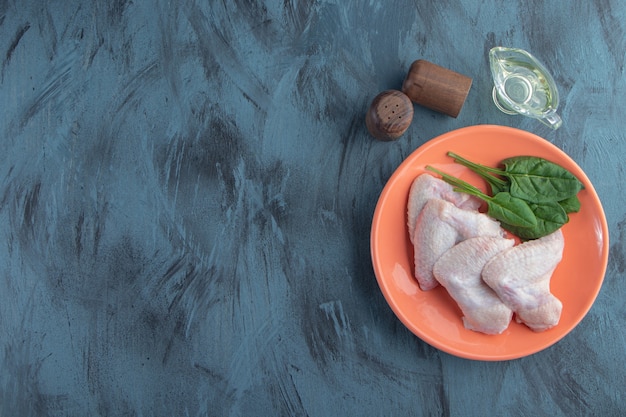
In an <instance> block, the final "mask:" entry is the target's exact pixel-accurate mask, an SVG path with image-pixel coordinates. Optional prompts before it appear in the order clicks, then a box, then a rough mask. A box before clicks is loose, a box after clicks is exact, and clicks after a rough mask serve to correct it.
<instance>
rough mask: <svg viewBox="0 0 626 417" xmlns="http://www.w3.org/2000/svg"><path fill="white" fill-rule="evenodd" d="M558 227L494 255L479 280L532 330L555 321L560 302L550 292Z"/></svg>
mask: <svg viewBox="0 0 626 417" xmlns="http://www.w3.org/2000/svg"><path fill="white" fill-rule="evenodd" d="M564 244H565V241H564V239H563V233H562V232H561V230H560V229H559V230H557V231H556V232H554V233H552V234H550V235H547V236H545V237H542V238H540V239H536V240H530V241H527V242H524V243H522V244H520V245H517V246H514V247H512V248H510V249H507V250H505V251H503V252H501V253H499V254H498V255H496V256H494V257H493V258H492V259H491V260H490V261H489V262H487V264H486V265H485V268H484V269H483V280H484V281H485V282H486V283H487V285H489V286H490V287H491V288H493V290H494V291H495V292H496V293H497V294H498V296H499V297H500V299H502V301H504V303H505V304H506V305H508V306H509V307H510V308H511V309H512V310H513V311H514V312H515V315H516V321H517V322H519V323H524V324H526V325H527V326H528V327H530V328H531V329H532V330H534V331H536V332H540V331H544V330H547V329H550V328H551V327H554V326H556V325H557V324H558V322H559V320H560V318H561V311H562V309H563V304H562V303H561V301H560V300H559V299H558V298H556V297H555V296H554V295H553V294H552V293H551V292H550V278H551V277H552V273H553V272H554V270H555V269H556V267H557V265H558V264H559V262H560V261H561V259H562V257H563V247H564Z"/></svg>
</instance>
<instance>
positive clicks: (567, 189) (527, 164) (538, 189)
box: [502, 156, 583, 203]
mask: <svg viewBox="0 0 626 417" xmlns="http://www.w3.org/2000/svg"><path fill="white" fill-rule="evenodd" d="M502 164H503V165H504V167H505V172H506V176H507V177H508V178H509V181H510V182H511V189H510V192H511V194H512V195H514V196H516V197H519V198H523V199H525V200H527V201H530V202H532V203H545V202H549V201H561V200H566V199H568V198H570V197H573V196H575V195H576V194H578V192H579V191H580V190H581V189H582V188H583V184H582V183H581V182H580V181H579V180H578V178H576V177H575V176H574V175H573V174H572V173H571V172H569V171H568V170H566V169H565V168H563V167H561V166H560V165H557V164H555V163H553V162H550V161H548V160H546V159H543V158H539V157H535V156H517V157H513V158H508V159H505V160H504V161H502ZM503 175H504V174H503Z"/></svg>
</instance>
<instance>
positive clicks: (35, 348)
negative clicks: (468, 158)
mask: <svg viewBox="0 0 626 417" xmlns="http://www.w3.org/2000/svg"><path fill="white" fill-rule="evenodd" d="M625 22H626V3H624V2H621V1H619V0H614V1H611V0H596V1H583V0H577V1H573V2H569V3H567V5H566V3H564V2H561V1H500V0H484V1H477V0H465V1H459V2H456V1H455V2H453V1H439V2H431V1H418V0H415V1H405V0H396V1H393V2H384V1H369V2H347V1H296V0H285V1H281V2H279V1H264V2H262V1H259V2H254V1H244V0H235V1H228V2H226V1H224V2H219V1H192V0H181V1H165V0H161V1H128V0H115V1H78V0H67V1H60V0H56V1H47V2H43V1H14V0H0V62H1V68H0V242H1V243H0V416H2V417H9V416H24V417H26V416H42V415H49V416H87V415H90V416H98V415H101V416H278V415H294V416H304V415H307V416H342V415H361V416H380V415H398V416H400V415H441V416H484V415H511V416H527V415H535V416H543V415H545V416H577V415H598V416H618V415H624V413H626V392H625V391H624V387H625V386H626V370H625V366H624V362H623V358H624V352H625V350H626V341H625V334H626V326H625V319H626V308H625V303H624V299H625V298H626V290H625V284H624V270H625V269H626V248H625V247H624V243H625V239H626V205H625V204H624V195H625V191H626V190H625V188H626V185H625V184H626V173H625V172H624V164H623V159H624V157H625V156H626V141H625V139H626V133H625V132H626V124H625V123H624V109H625V108H626V77H625V71H624V64H625V58H626V23H625ZM496 45H505V46H515V47H520V48H524V49H527V50H529V51H531V52H532V53H533V54H535V55H536V56H538V57H540V58H541V60H542V61H543V62H544V63H545V64H546V66H547V67H548V68H550V69H551V71H552V73H553V75H554V77H555V79H556V82H557V84H558V86H559V89H560V92H561V106H560V112H561V114H562V117H563V119H564V125H563V127H562V128H561V129H559V130H557V131H551V130H549V129H548V128H547V127H544V126H543V125H541V124H540V123H538V122H536V121H534V120H531V119H525V118H521V117H513V116H507V115H504V114H502V113H500V112H498V110H497V109H496V108H495V107H494V106H493V104H492V102H491V98H490V94H491V87H492V83H491V77H490V74H489V67H488V62H487V52H488V50H489V49H490V48H491V47H493V46H496ZM419 58H423V59H427V60H430V61H432V62H435V63H437V64H439V65H441V66H444V67H447V68H450V69H453V70H455V71H457V72H460V73H463V74H465V75H468V76H470V77H472V78H473V79H474V83H473V86H472V89H471V91H470V94H469V96H468V99H467V101H466V104H465V106H464V108H463V110H462V112H461V114H460V115H459V117H458V118H457V119H453V118H450V117H447V116H444V115H441V114H438V113H434V112H432V111H430V110H427V109H424V108H419V107H416V108H415V115H414V120H413V123H412V125H411V127H410V129H409V130H408V131H407V133H406V134H405V135H404V136H403V137H402V138H400V139H399V140H398V141H395V142H392V143H382V142H377V141H375V140H374V139H373V138H371V137H370V136H369V135H368V133H367V131H366V129H365V123H364V117H365V112H366V110H367V107H368V105H369V103H370V101H371V100H372V98H373V97H374V96H375V95H377V94H378V93H379V92H380V91H382V90H385V89H389V88H400V86H401V83H402V80H403V79H404V77H405V75H406V72H407V70H408V67H409V65H410V63H411V62H413V61H414V60H415V59H419ZM480 123H492V124H502V125H507V126H514V127H518V128H522V129H525V130H528V131H531V132H533V133H536V134H538V135H540V136H543V137H545V138H546V139H548V140H549V141H551V142H552V143H554V144H556V145H557V146H559V147H560V148H561V149H563V150H564V151H565V152H567V153H568V154H569V155H570V156H572V157H573V158H574V159H575V160H576V161H577V162H578V164H579V165H580V166H581V167H582V168H583V169H584V170H585V171H586V173H587V174H588V176H589V177H590V179H591V181H592V182H593V183H594V186H595V187H596V190H597V192H598V194H599V195H600V198H601V200H602V203H603V205H604V209H605V211H606V215H607V219H608V222H609V228H610V232H611V251H610V259H609V265H608V270H607V274H606V277H605V282H604V285H603V288H602V290H601V292H600V295H599V297H598V299H597V301H596V303H595V304H594V306H593V308H592V309H591V311H590V312H589V314H588V316H587V317H586V318H585V319H584V320H583V321H582V323H581V324H580V325H579V326H578V327H577V328H576V329H575V330H574V331H573V332H572V333H570V334H569V335H568V336H567V337H566V338H565V339H563V340H562V341H560V342H559V343H557V344H556V345H554V346H553V347H551V348H549V349H547V350H545V351H542V352H540V353H537V354H535V355H532V356H530V357H527V358H524V359H520V360H515V361H509V362H500V363H485V362H474V361H468V360H464V359H459V358H456V357H453V356H450V355H448V354H445V353H443V352H440V351H438V350H436V349H434V348H432V347H430V346H429V345H427V344H425V343H424V342H422V341H421V340H419V339H417V338H416V337H415V336H413V335H412V334H411V333H410V332H409V331H408V330H407V329H405V328H404V327H403V326H402V324H401V323H400V322H399V321H398V319H397V318H396V317H395V316H394V315H393V313H392V312H391V310H390V309H389V307H388V306H387V304H386V303H385V301H384V298H383V297H382V295H381V293H380V291H379V289H378V286H377V284H376V280H375V278H374V274H373V270H372V266H371V262H370V257H369V229H370V225H371V219H372V214H373V211H374V206H375V204H376V200H377V198H378V195H379V193H380V191H381V190H382V188H383V186H384V184H385V182H386V181H387V179H388V178H389V176H390V175H391V173H392V172H393V171H394V169H395V168H396V167H397V166H398V165H399V164H400V162H401V161H402V160H403V159H404V158H405V157H407V156H408V155H409V154H410V153H411V152H412V151H413V150H415V149H416V148H417V147H419V146H420V145H421V144H423V143H424V142H426V141H428V140H429V139H431V138H433V137H435V136H438V135H440V134H442V133H445V132H447V131H450V130H452V129H456V128H459V127H464V126H469V125H474V124H480ZM590 238H591V237H590Z"/></svg>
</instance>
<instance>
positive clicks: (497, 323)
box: [433, 237, 514, 334]
mask: <svg viewBox="0 0 626 417" xmlns="http://www.w3.org/2000/svg"><path fill="white" fill-rule="evenodd" d="M513 243H514V240H512V239H504V238H501V237H475V238H470V239H467V240H465V241H463V242H460V243H459V244H457V245H455V246H453V247H452V248H451V249H450V250H448V251H447V252H446V253H444V254H443V255H442V256H441V257H440V258H439V260H438V261H437V262H436V263H435V267H434V268H433V273H434V275H435V278H436V279H437V281H439V283H440V284H441V285H443V286H444V287H445V288H446V290H448V293H449V294H450V296H451V297H452V298H453V299H454V300H455V301H456V303H457V304H458V306H459V307H460V309H461V311H462V312H463V324H464V326H465V328H466V329H470V330H474V331H477V332H482V333H486V334H500V333H502V332H503V331H504V330H505V329H506V328H507V327H509V323H510V322H511V317H513V311H512V310H511V309H510V308H509V307H507V305H506V304H504V303H503V302H502V300H500V298H499V297H498V295H497V294H496V293H495V292H494V291H493V290H492V289H491V288H490V287H489V286H488V285H487V284H485V283H484V282H483V280H482V278H481V272H482V270H483V267H484V266H485V264H486V263H487V261H489V259H491V258H492V257H493V256H494V255H496V254H497V253H499V252H501V251H503V250H505V249H507V248H510V247H512V246H513Z"/></svg>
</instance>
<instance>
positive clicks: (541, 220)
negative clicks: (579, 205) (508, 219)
mask: <svg viewBox="0 0 626 417" xmlns="http://www.w3.org/2000/svg"><path fill="white" fill-rule="evenodd" d="M529 207H530V208H531V210H532V211H533V213H534V214H535V217H536V219H537V224H536V225H535V226H533V227H519V226H515V225H510V224H502V227H503V228H504V229H506V230H508V231H509V232H511V233H513V234H515V235H516V236H517V237H519V238H520V239H522V240H531V239H538V238H540V237H543V236H546V235H549V234H550V233H552V232H555V231H556V230H558V229H559V228H561V227H562V226H563V225H564V224H566V223H567V222H568V221H569V217H568V216H567V213H566V212H565V210H563V207H561V205H560V204H559V203H558V202H554V201H553V202H549V203H540V204H537V203H530V204H529Z"/></svg>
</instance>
